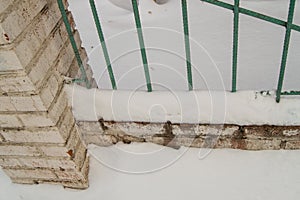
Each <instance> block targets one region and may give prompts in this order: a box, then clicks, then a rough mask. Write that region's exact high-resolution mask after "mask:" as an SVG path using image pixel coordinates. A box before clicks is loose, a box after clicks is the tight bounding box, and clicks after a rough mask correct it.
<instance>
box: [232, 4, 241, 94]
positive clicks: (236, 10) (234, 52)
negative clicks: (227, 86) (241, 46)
mask: <svg viewBox="0 0 300 200" xmlns="http://www.w3.org/2000/svg"><path fill="white" fill-rule="evenodd" d="M239 6H240V0H234V9H233V13H234V18H233V50H232V85H231V87H232V89H231V91H232V92H236V80H237V59H238V40H239Z"/></svg>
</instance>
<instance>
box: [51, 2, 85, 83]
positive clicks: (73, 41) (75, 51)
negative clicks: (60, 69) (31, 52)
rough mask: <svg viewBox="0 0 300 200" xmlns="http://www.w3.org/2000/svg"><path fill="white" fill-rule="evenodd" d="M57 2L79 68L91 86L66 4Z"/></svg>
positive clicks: (83, 77)
mask: <svg viewBox="0 0 300 200" xmlns="http://www.w3.org/2000/svg"><path fill="white" fill-rule="evenodd" d="M57 3H58V7H59V10H60V12H61V15H62V18H63V21H64V24H65V27H66V29H67V33H68V36H69V39H70V42H71V45H72V48H73V51H74V53H75V57H76V60H77V63H78V66H79V69H80V72H81V75H82V79H83V80H84V82H85V84H86V87H87V88H90V87H91V83H90V82H89V80H88V79H87V75H86V72H85V69H84V66H83V63H82V60H81V57H80V54H79V50H78V47H77V45H76V42H75V39H74V36H73V32H72V28H71V25H70V22H69V20H68V16H67V13H66V10H65V7H64V4H63V2H62V0H57Z"/></svg>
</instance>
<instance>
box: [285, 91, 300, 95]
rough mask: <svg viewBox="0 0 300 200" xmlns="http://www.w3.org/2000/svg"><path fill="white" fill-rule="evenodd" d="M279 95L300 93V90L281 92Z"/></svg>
mask: <svg viewBox="0 0 300 200" xmlns="http://www.w3.org/2000/svg"><path fill="white" fill-rule="evenodd" d="M281 95H300V91H289V92H282V93H281Z"/></svg>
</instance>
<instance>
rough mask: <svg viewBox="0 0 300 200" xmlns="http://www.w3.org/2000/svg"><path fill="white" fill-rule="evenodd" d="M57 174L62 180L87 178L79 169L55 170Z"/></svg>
mask: <svg viewBox="0 0 300 200" xmlns="http://www.w3.org/2000/svg"><path fill="white" fill-rule="evenodd" d="M55 174H56V175H57V176H58V178H59V179H60V180H62V181H76V180H83V179H85V176H84V175H83V174H82V173H81V172H79V171H55Z"/></svg>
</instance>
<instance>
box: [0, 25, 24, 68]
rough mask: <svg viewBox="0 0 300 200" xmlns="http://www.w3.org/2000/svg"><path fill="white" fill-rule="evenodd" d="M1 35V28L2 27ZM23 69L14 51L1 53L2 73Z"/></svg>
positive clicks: (0, 66) (0, 65)
mask: <svg viewBox="0 0 300 200" xmlns="http://www.w3.org/2000/svg"><path fill="white" fill-rule="evenodd" d="M0 33H1V27H0ZM18 69H23V67H22V64H21V62H20V60H19V58H18V56H17V54H16V53H15V52H14V51H13V50H2V49H1V51H0V71H7V70H18Z"/></svg>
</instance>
